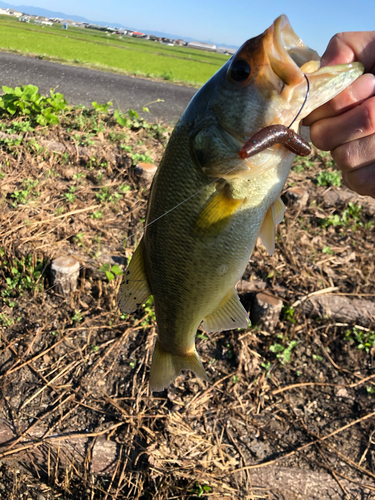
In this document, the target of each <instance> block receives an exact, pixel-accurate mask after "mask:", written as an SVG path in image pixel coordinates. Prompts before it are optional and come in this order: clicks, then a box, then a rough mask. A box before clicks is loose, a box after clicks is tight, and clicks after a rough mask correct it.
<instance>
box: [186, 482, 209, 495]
mask: <svg viewBox="0 0 375 500" xmlns="http://www.w3.org/2000/svg"><path fill="white" fill-rule="evenodd" d="M189 491H190V493H192V494H193V495H195V496H197V497H198V498H201V497H202V496H203V495H204V494H205V493H210V491H211V487H210V486H209V485H208V484H199V483H198V481H197V482H196V483H195V485H194V487H193V488H191V489H190V490H189Z"/></svg>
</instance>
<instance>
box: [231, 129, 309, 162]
mask: <svg viewBox="0 0 375 500" xmlns="http://www.w3.org/2000/svg"><path fill="white" fill-rule="evenodd" d="M275 144H281V145H282V146H284V147H285V148H287V149H289V151H291V152H292V153H295V154H296V155H299V156H308V155H309V154H310V153H311V148H310V145H309V143H308V142H306V141H305V140H304V139H302V137H301V136H299V135H298V134H296V133H295V132H294V130H291V129H290V128H287V127H285V125H270V126H269V127H265V128H263V129H262V130H260V131H259V132H257V133H256V134H255V135H253V136H252V137H250V139H249V140H248V141H247V142H246V144H244V145H243V146H242V148H241V149H240V152H239V155H240V158H242V159H245V158H250V156H254V155H256V154H257V153H260V152H261V151H264V150H265V149H267V148H269V147H270V146H274V145H275Z"/></svg>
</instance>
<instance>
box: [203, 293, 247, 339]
mask: <svg viewBox="0 0 375 500" xmlns="http://www.w3.org/2000/svg"><path fill="white" fill-rule="evenodd" d="M202 326H203V328H204V329H205V330H206V332H221V331H222V330H232V329H233V328H247V327H248V326H249V316H248V314H247V312H246V310H245V308H244V307H243V305H242V304H241V302H240V299H239V297H238V295H237V293H236V291H235V290H233V291H232V292H229V293H228V294H227V295H226V296H225V297H224V299H223V300H222V301H221V303H220V305H219V307H218V308H217V309H215V311H214V312H213V313H211V314H210V315H209V316H206V317H205V318H204V321H203V325H202Z"/></svg>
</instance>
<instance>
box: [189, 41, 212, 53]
mask: <svg viewBox="0 0 375 500" xmlns="http://www.w3.org/2000/svg"><path fill="white" fill-rule="evenodd" d="M187 46H188V47H189V48H190V49H200V50H208V51H210V52H216V45H213V44H211V43H204V42H189V43H188V44H187Z"/></svg>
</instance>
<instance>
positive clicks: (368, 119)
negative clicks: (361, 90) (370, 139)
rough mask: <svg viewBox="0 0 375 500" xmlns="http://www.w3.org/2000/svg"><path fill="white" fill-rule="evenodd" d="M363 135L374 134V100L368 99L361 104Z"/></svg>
mask: <svg viewBox="0 0 375 500" xmlns="http://www.w3.org/2000/svg"><path fill="white" fill-rule="evenodd" d="M361 107H362V114H363V124H364V133H366V135H370V134H373V133H375V99H368V100H367V101H365V102H364V103H363V104H362V106H361Z"/></svg>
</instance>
